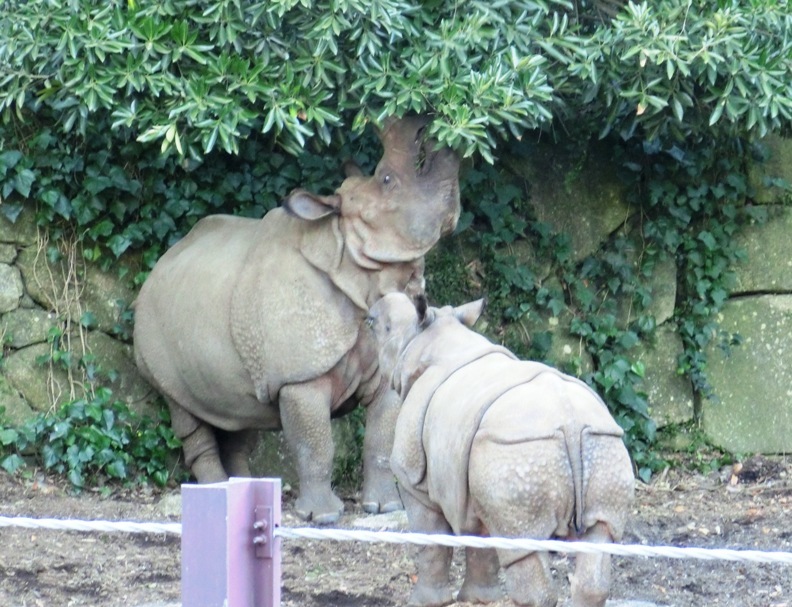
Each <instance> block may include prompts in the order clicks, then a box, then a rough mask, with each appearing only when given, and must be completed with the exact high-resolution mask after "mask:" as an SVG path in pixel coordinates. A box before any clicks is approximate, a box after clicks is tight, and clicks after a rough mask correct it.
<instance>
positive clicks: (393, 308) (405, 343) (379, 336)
mask: <svg viewBox="0 0 792 607" xmlns="http://www.w3.org/2000/svg"><path fill="white" fill-rule="evenodd" d="M483 307H484V300H482V299H479V300H477V301H473V302H470V303H467V304H463V305H461V306H458V307H456V308H454V307H452V306H444V307H442V308H430V307H429V306H428V304H427V301H426V297H425V296H424V295H423V294H422V295H418V296H417V297H416V298H415V302H413V301H412V300H411V299H410V298H409V297H408V296H407V295H405V294H404V293H389V294H387V295H385V296H384V297H382V298H381V299H379V300H378V301H377V302H376V303H375V304H374V305H373V306H372V307H371V308H370V309H369V314H368V318H367V319H366V324H367V325H368V327H369V330H371V331H372V332H373V334H374V339H375V340H376V343H377V349H378V352H379V368H380V371H381V372H382V374H383V376H384V377H385V378H386V379H388V380H389V381H391V383H392V384H393V385H394V387H395V388H396V389H397V390H399V389H400V388H399V386H397V385H395V384H394V382H393V377H394V374H396V375H398V367H400V366H403V365H405V364H407V365H411V366H414V365H415V364H416V363H417V362H418V359H425V358H427V357H431V353H432V351H434V350H436V349H437V346H438V345H439V346H440V349H443V346H442V343H440V342H442V341H443V340H444V337H451V335H449V332H450V333H454V332H455V331H457V330H459V329H463V330H465V331H466V330H467V329H466V327H472V326H473V324H475V322H476V320H478V318H479V316H480V315H481V312H482V310H483ZM455 341H456V340H454V339H453V338H451V339H449V340H448V344H449V345H451V344H453V343H454V342H455ZM408 348H409V349H410V352H409V354H407V352H406V351H407V349H408ZM407 358H409V359H415V360H406V359H407ZM423 362H424V364H431V361H429V360H423Z"/></svg>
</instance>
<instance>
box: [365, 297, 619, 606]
mask: <svg viewBox="0 0 792 607" xmlns="http://www.w3.org/2000/svg"><path fill="white" fill-rule="evenodd" d="M481 307H482V302H481V301H477V302H472V303H469V304H465V305H464V306H460V307H458V308H451V307H445V308H441V309H435V308H430V309H427V308H426V302H425V299H422V298H419V300H418V307H417V309H416V306H414V305H413V303H412V301H411V300H410V299H409V298H408V297H407V296H406V295H404V294H398V293H395V294H390V295H387V296H385V297H384V298H383V299H382V300H380V301H379V302H377V303H376V304H375V305H374V306H373V307H372V309H371V310H370V312H369V318H368V319H367V324H368V325H369V326H370V327H371V329H372V331H373V333H374V334H375V336H376V338H377V342H378V344H379V348H380V368H381V369H382V372H383V373H385V374H387V375H392V381H393V385H394V387H395V388H396V390H398V391H399V392H400V395H401V397H402V398H403V399H404V404H403V405H402V409H401V412H400V414H399V418H398V422H397V427H396V436H395V439H394V446H393V454H392V456H391V465H392V467H393V471H394V473H395V474H396V476H397V478H398V481H399V485H400V488H401V490H402V498H403V500H404V505H405V507H406V509H407V516H408V519H409V522H410V527H411V528H412V529H413V530H414V531H419V532H424V533H450V532H453V533H455V534H466V535H468V534H472V535H491V536H500V537H530V538H535V539H547V538H551V537H559V538H573V537H577V538H581V539H583V540H586V541H591V542H613V541H618V540H619V539H620V538H621V536H622V532H623V530H624V525H625V521H626V519H627V516H628V513H629V510H630V504H631V502H632V498H633V486H634V479H633V473H632V466H631V463H630V458H629V456H628V454H627V450H626V449H625V447H624V444H623V442H622V438H621V436H622V431H621V429H620V428H619V426H618V425H617V424H616V422H615V421H614V420H613V418H612V417H611V415H610V414H609V413H608V410H607V408H606V406H605V404H604V403H603V402H602V401H601V400H600V398H599V397H598V396H597V395H596V394H595V393H594V392H593V391H592V390H591V389H590V388H589V387H588V386H587V385H586V384H584V383H583V382H580V381H578V380H577V379H575V378H573V377H570V376H567V375H564V374H562V373H560V372H558V371H556V370H555V369H553V368H551V367H548V366H546V365H542V364H539V363H534V362H526V361H520V360H518V359H517V358H516V357H515V356H514V355H513V354H512V353H511V352H509V351H508V350H506V349H505V348H502V347H500V346H496V345H494V344H492V343H491V342H490V341H488V340H487V339H486V338H485V337H483V336H481V335H479V334H478V333H475V332H474V331H471V330H470V329H469V328H468V327H470V326H472V325H473V323H475V321H476V320H477V319H478V317H479V315H480V313H481ZM466 557H467V567H466V572H465V580H464V583H463V585H462V589H461V591H460V593H459V597H458V600H459V601H470V602H490V601H494V600H497V599H498V598H500V588H499V584H498V578H497V573H498V568H499V566H502V567H503V568H504V569H505V572H506V581H507V590H508V592H509V595H510V596H511V598H512V599H513V600H514V601H515V602H516V603H518V604H520V605H531V606H537V607H552V606H554V605H556V604H557V599H558V595H557V591H556V589H555V588H554V585H553V583H552V578H551V575H550V570H549V561H548V557H547V554H546V553H536V552H534V553H528V552H523V551H514V550H509V551H507V550H498V551H497V552H496V551H495V550H480V549H467V552H466ZM450 562H451V549H450V548H444V547H426V548H423V549H422V550H421V552H420V553H419V557H418V563H417V566H418V582H417V584H416V586H415V587H414V589H413V592H412V596H411V597H410V604H411V605H421V606H427V605H446V604H448V603H450V602H452V591H451V587H450V584H449V575H448V570H449V565H450ZM609 587H610V557H609V556H607V555H579V556H578V557H577V563H576V568H575V575H574V577H573V578H572V583H571V588H572V590H571V591H572V605H573V606H574V607H602V606H603V605H604V604H605V601H606V599H607V596H608V592H609Z"/></svg>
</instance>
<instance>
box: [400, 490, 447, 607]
mask: <svg viewBox="0 0 792 607" xmlns="http://www.w3.org/2000/svg"><path fill="white" fill-rule="evenodd" d="M404 507H405V509H406V510H407V520H408V522H409V526H410V530H411V531H415V532H418V533H443V534H448V533H451V525H449V524H448V521H447V520H446V519H445V517H444V516H443V514H442V513H441V512H438V511H436V510H432V509H431V508H427V507H426V506H425V505H424V504H422V503H421V502H419V501H418V500H417V499H415V497H413V496H412V495H411V494H410V493H407V492H406V491H405V493H404ZM453 553H454V551H453V548H447V547H445V546H424V547H422V548H421V549H420V550H419V551H418V556H417V558H416V563H415V564H416V568H417V569H418V581H417V582H416V584H415V586H413V589H412V592H411V593H410V600H409V602H408V604H409V605H413V606H417V607H442V605H448V604H450V603H453V602H454V595H453V592H452V589H451V578H450V576H449V571H450V569H451V558H452V556H453Z"/></svg>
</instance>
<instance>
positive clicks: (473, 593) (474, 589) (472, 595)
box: [457, 580, 503, 603]
mask: <svg viewBox="0 0 792 607" xmlns="http://www.w3.org/2000/svg"><path fill="white" fill-rule="evenodd" d="M496 581H497V580H496ZM502 598H503V590H501V587H500V584H496V585H494V586H476V585H473V584H469V583H467V582H465V584H464V585H463V586H462V589H461V590H460V591H459V596H458V597H457V601H458V602H460V603H494V602H495V601H499V600H501V599H502Z"/></svg>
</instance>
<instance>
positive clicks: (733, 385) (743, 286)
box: [507, 138, 792, 453]
mask: <svg viewBox="0 0 792 607" xmlns="http://www.w3.org/2000/svg"><path fill="white" fill-rule="evenodd" d="M765 143H766V144H767V147H768V149H769V151H770V154H771V155H770V158H769V159H768V160H767V162H765V163H762V164H756V165H755V166H753V167H752V170H751V175H750V178H751V182H752V183H751V185H752V186H753V188H754V190H755V196H754V197H753V202H754V203H759V204H763V205H766V208H767V210H768V216H769V220H768V221H767V222H766V223H762V224H754V225H751V226H749V227H748V228H747V229H745V230H744V231H743V232H741V233H740V234H739V236H738V238H739V242H738V245H739V246H740V247H741V248H742V249H744V250H745V251H746V253H747V260H746V261H745V262H743V263H741V264H740V265H739V266H738V267H737V268H735V269H736V272H737V286H736V289H735V291H734V292H733V293H732V295H731V297H730V299H729V300H728V301H727V303H726V304H725V306H724V308H723V310H722V313H721V315H720V318H719V319H718V320H719V322H720V323H721V326H722V328H723V329H725V330H727V331H729V332H732V333H737V334H739V335H740V336H741V337H742V339H743V343H742V345H741V346H736V347H733V348H732V349H731V352H730V353H729V354H727V353H725V352H723V351H721V350H720V349H718V348H716V347H714V346H713V347H712V348H711V349H710V351H708V352H707V355H708V360H709V363H708V379H709V381H710V383H711V385H712V387H713V388H714V392H715V395H716V398H715V399H711V400H703V401H701V400H697V399H696V397H695V395H694V392H693V388H692V386H691V384H690V382H689V381H688V379H687V378H685V377H684V376H682V375H679V374H677V372H676V368H677V357H678V356H679V355H680V354H681V353H682V351H683V345H682V341H681V339H680V337H679V335H678V334H677V332H676V328H675V326H674V322H673V317H674V307H675V302H676V291H677V272H676V267H675V264H674V263H673V261H671V260H669V261H667V262H665V263H664V264H662V265H660V266H658V267H656V268H655V271H654V276H653V278H652V282H653V284H652V293H653V298H654V299H653V302H652V304H651V305H652V309H651V313H652V314H653V315H654V317H655V319H656V322H657V326H658V330H657V333H656V335H655V339H654V341H653V343H641V344H639V346H638V350H637V358H638V359H640V360H642V361H643V362H644V364H645V368H646V377H645V382H644V390H645V392H646V393H647V395H648V399H649V404H650V413H651V415H652V417H653V418H654V419H655V420H656V421H657V423H658V425H659V426H663V425H665V424H669V423H683V422H687V421H691V420H693V419H694V417H695V418H697V419H700V421H701V422H702V428H703V430H704V432H705V433H706V434H707V435H708V437H709V438H710V439H711V440H712V442H713V443H714V444H716V445H719V446H722V447H723V448H725V449H728V450H730V451H733V452H737V453H755V452H758V453H789V452H792V404H790V403H791V402H792V387H791V386H792V346H790V339H789V335H790V333H792V237H791V236H790V235H792V206H789V205H785V204H784V203H785V202H787V203H788V202H789V201H788V200H785V197H787V198H788V196H789V195H788V193H785V192H784V191H783V190H782V189H780V188H779V187H777V185H776V183H775V182H774V179H779V178H780V179H783V180H785V181H786V182H787V183H792V140H785V139H780V138H768V140H767V141H766V142H765ZM538 150H539V151H538V152H537V153H535V154H533V155H532V156H531V157H529V158H528V159H522V160H520V161H517V160H515V159H507V162H508V163H509V165H510V168H511V169H512V170H513V171H515V172H516V173H517V174H519V175H523V176H525V177H526V179H527V180H528V181H529V182H530V183H531V187H532V200H531V204H532V205H533V208H534V212H535V213H536V216H537V218H538V219H539V220H540V221H542V222H546V223H549V224H550V225H551V226H552V227H553V228H554V229H555V230H556V231H557V232H561V233H565V234H567V235H568V236H569V239H570V242H571V245H572V250H573V255H574V256H575V259H578V260H580V259H583V258H584V257H585V256H586V255H588V254H590V253H592V252H594V251H596V250H597V249H598V248H599V247H600V245H601V244H602V243H603V242H604V241H605V240H606V239H607V238H608V237H610V236H611V235H612V234H613V233H614V232H616V231H618V230H629V226H630V218H631V217H632V216H633V215H634V213H635V210H634V209H631V208H630V207H629V205H628V204H627V203H626V202H625V199H624V197H623V196H622V193H623V192H622V189H621V185H620V182H619V181H618V179H617V178H616V175H615V171H614V170H613V167H611V166H609V165H608V158H607V156H606V152H607V150H601V149H599V148H598V146H597V145H596V144H595V145H594V146H593V147H592V148H591V149H589V150H588V151H587V153H584V154H581V153H577V154H576V155H575V156H574V157H564V156H559V155H558V154H557V153H556V151H555V150H554V149H552V148H550V147H548V148H546V150H545V152H544V153H543V152H542V148H541V147H540V148H538ZM581 158H582V160H581ZM625 314H626V313H625ZM622 320H623V321H624V320H625V319H622ZM553 321H554V319H550V322H549V323H548V326H547V327H544V329H545V330H546V329H548V328H549V329H550V330H551V331H554V336H553V343H554V345H553V349H552V350H551V352H550V353H549V357H550V358H551V359H553V360H555V361H556V362H557V363H558V364H559V365H563V366H567V367H572V368H575V367H577V368H578V369H579V370H586V369H587V368H588V367H589V366H590V364H591V362H590V361H588V360H586V357H585V353H583V354H581V352H582V351H583V349H582V347H581V344H579V343H578V342H579V340H577V338H575V337H574V336H571V335H568V334H566V333H565V332H564V329H563V328H564V327H566V326H568V323H566V322H564V319H563V318H561V319H557V320H556V322H553ZM581 359H582V361H581Z"/></svg>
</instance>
